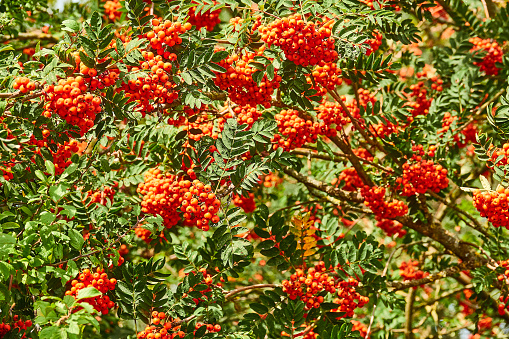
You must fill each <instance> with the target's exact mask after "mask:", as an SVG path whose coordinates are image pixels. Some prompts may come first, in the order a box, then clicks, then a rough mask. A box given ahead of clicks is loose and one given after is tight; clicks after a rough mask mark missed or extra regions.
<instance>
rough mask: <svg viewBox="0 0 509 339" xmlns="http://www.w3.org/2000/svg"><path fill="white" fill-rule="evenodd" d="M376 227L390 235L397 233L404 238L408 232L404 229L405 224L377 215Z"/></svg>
mask: <svg viewBox="0 0 509 339" xmlns="http://www.w3.org/2000/svg"><path fill="white" fill-rule="evenodd" d="M376 227H378V228H380V229H382V230H383V231H384V232H385V234H387V235H388V236H389V237H392V236H393V235H396V236H397V237H398V238H403V237H404V236H405V234H406V233H407V232H406V230H404V229H403V224H401V223H400V222H399V221H396V220H391V219H384V218H380V217H376Z"/></svg>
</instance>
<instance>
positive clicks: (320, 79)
mask: <svg viewBox="0 0 509 339" xmlns="http://www.w3.org/2000/svg"><path fill="white" fill-rule="evenodd" d="M311 74H312V75H313V78H314V80H315V82H316V83H317V84H319V85H321V86H322V87H323V88H325V89H328V90H333V89H335V88H336V86H340V85H341V84H342V83H343V78H342V77H341V69H340V68H339V67H338V65H337V64H336V63H335V62H328V63H325V62H323V61H321V62H319V63H318V65H316V67H315V68H314V69H313V72H312V73H311Z"/></svg>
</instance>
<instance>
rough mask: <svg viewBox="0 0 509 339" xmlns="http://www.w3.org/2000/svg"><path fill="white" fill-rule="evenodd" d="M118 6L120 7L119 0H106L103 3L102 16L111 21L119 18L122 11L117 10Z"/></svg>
mask: <svg viewBox="0 0 509 339" xmlns="http://www.w3.org/2000/svg"><path fill="white" fill-rule="evenodd" d="M120 8H122V5H121V4H120V1H119V0H108V1H106V2H105V3H104V16H105V17H107V18H108V19H110V20H111V21H115V20H117V19H120V17H121V16H122V12H120V11H119V9H120Z"/></svg>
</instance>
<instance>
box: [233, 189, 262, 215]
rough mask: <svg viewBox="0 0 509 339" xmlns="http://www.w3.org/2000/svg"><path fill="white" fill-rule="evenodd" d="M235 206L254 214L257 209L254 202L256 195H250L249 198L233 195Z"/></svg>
mask: <svg viewBox="0 0 509 339" xmlns="http://www.w3.org/2000/svg"><path fill="white" fill-rule="evenodd" d="M233 204H234V205H235V206H237V207H241V208H242V209H243V210H244V212H246V213H253V212H254V210H255V209H256V203H255V200H254V193H249V197H247V198H246V197H244V196H242V195H238V194H234V195H233Z"/></svg>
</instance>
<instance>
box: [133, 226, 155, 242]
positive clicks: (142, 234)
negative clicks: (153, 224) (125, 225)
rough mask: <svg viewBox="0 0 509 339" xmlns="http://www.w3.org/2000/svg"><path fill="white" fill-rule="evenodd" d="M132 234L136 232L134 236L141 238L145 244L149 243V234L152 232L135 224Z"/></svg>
mask: <svg viewBox="0 0 509 339" xmlns="http://www.w3.org/2000/svg"><path fill="white" fill-rule="evenodd" d="M134 234H136V236H137V237H138V238H140V239H141V240H143V241H144V242H145V243H147V244H150V242H151V241H152V239H151V238H150V236H151V235H152V232H150V231H149V230H147V229H146V228H143V227H140V226H137V227H136V228H135V229H134Z"/></svg>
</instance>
